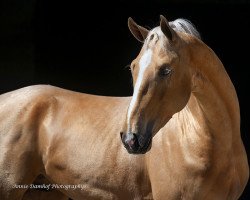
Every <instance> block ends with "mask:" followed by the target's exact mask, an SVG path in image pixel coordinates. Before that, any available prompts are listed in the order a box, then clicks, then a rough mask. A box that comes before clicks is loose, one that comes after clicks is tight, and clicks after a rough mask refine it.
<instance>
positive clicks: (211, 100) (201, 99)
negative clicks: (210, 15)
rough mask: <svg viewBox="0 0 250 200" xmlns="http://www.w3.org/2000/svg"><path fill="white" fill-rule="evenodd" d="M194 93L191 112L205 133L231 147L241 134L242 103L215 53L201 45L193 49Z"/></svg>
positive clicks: (198, 42) (194, 46) (190, 105)
mask: <svg viewBox="0 0 250 200" xmlns="http://www.w3.org/2000/svg"><path fill="white" fill-rule="evenodd" d="M190 49H191V50H190V52H191V62H192V69H191V74H192V84H193V91H192V94H191V97H190V100H189V102H188V104H187V108H188V110H190V112H191V114H192V115H193V116H194V118H195V119H196V120H197V122H198V124H199V125H200V126H201V127H202V128H203V132H204V133H207V134H210V135H211V136H212V137H213V138H217V139H218V140H219V141H220V142H227V143H228V144H230V143H231V142H230V141H232V140H233V139H232V137H233V136H234V135H235V134H240V116H239V103H238V98H237V95H236V91H235V88H234V86H233V84H232V82H231V80H230V78H229V76H228V74H227V72H226V71H225V69H224V66H223V64H222V63H221V61H220V60H219V58H218V57H217V56H216V55H215V53H214V52H213V51H212V50H211V49H210V48H209V47H208V46H206V45H205V44H204V43H202V42H201V41H198V40H195V44H194V45H192V47H191V48H190Z"/></svg>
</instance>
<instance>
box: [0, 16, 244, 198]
mask: <svg viewBox="0 0 250 200" xmlns="http://www.w3.org/2000/svg"><path fill="white" fill-rule="evenodd" d="M128 25H129V29H130V31H131V32H132V34H133V35H134V36H135V38H136V39H138V40H139V41H141V42H143V46H142V49H141V52H140V53H139V55H138V56H137V58H136V59H135V60H134V61H133V62H132V63H131V71H132V76H133V83H134V93H133V96H132V97H104V96H95V95H89V94H82V93H77V92H73V91H68V90H64V89H61V88H57V87H53V86H45V85H38V86H30V87H26V88H22V89H19V90H16V91H12V92H9V93H6V94H2V95H1V96H0V113H1V115H0V150H1V151H0V198H1V199H3V200H7V199H22V198H23V196H24V194H25V192H26V194H25V197H24V198H26V197H29V196H30V197H31V196H34V194H29V192H30V190H27V187H26V186H27V185H30V184H32V183H33V182H34V181H36V179H37V177H39V176H41V175H42V177H45V178H46V179H47V181H46V183H51V184H54V185H57V186H58V188H57V189H58V191H60V192H61V193H62V194H58V193H56V194H54V195H55V196H57V197H58V198H59V196H60V195H61V196H62V197H61V198H65V196H67V197H70V198H72V199H126V200H128V199H155V200H162V199H163V200H165V199H168V200H171V199H172V200H175V199H204V200H206V199H207V200H210V199H238V198H239V197H240V195H241V193H242V192H243V190H244V188H245V186H246V183H247V181H248V176H249V175H248V174H249V167H248V162H247V156H246V152H245V149H244V146H243V143H242V140H241V136H240V112H239V103H238V99H237V95H236V92H235V89H234V87H233V84H232V82H231V81H230V78H229V77H228V75H227V73H226V71H225V69H224V67H223V65H222V63H221V62H220V60H219V59H218V57H217V56H216V55H215V53H214V52H213V51H212V50H211V49H210V48H209V47H208V46H207V45H206V44H204V43H203V42H202V41H201V40H200V39H199V33H198V32H197V31H196V29H195V28H194V26H193V25H192V24H191V23H190V22H188V21H186V20H183V19H177V20H175V21H173V22H168V21H167V20H166V18H165V17H163V16H161V19H160V26H159V27H156V28H154V29H152V30H147V29H146V28H144V27H142V26H139V25H137V24H136V23H135V22H134V21H133V20H132V19H131V18H129V21H128ZM119 133H120V134H119ZM124 146H125V148H124ZM66 186H67V187H68V189H66ZM70 186H71V187H73V186H74V187H76V186H79V187H77V188H75V189H70ZM50 192H51V193H53V191H50ZM36 194H37V193H36ZM48 194H49V193H48ZM51 195H52V194H51ZM63 195H64V197H63ZM42 196H44V198H48V197H46V196H47V195H42Z"/></svg>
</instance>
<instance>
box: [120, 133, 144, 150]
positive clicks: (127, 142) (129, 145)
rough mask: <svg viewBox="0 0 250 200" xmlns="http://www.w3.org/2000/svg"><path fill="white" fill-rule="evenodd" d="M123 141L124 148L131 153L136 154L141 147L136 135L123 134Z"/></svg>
mask: <svg viewBox="0 0 250 200" xmlns="http://www.w3.org/2000/svg"><path fill="white" fill-rule="evenodd" d="M121 139H122V142H123V144H124V146H125V147H126V149H127V150H128V151H129V152H131V153H134V152H137V151H138V149H139V147H140V146H139V143H138V138H137V136H136V134H135V133H126V134H123V133H121Z"/></svg>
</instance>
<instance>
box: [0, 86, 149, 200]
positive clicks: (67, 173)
mask: <svg viewBox="0 0 250 200" xmlns="http://www.w3.org/2000/svg"><path fill="white" fill-rule="evenodd" d="M0 101H1V105H4V107H3V108H1V113H2V114H3V115H2V118H1V130H4V131H1V144H0V145H1V149H3V151H1V153H2V156H1V169H2V170H1V172H2V173H1V178H2V180H6V182H1V184H2V185H1V188H10V192H9V194H8V193H6V194H8V195H10V196H6V198H10V199H14V196H17V199H18V198H20V197H18V195H17V194H16V193H15V192H20V195H21V194H22V193H23V192H24V190H21V189H13V188H12V186H13V185H15V184H16V185H18V184H30V183H32V181H34V179H35V178H36V176H37V175H38V174H40V173H42V174H44V175H45V177H47V178H48V179H49V180H50V181H51V182H52V183H57V184H58V185H63V184H64V185H79V184H80V185H79V187H81V188H80V189H79V188H78V189H76V190H72V189H68V190H67V191H66V190H65V188H62V189H61V190H62V191H63V192H64V193H65V192H66V193H67V195H68V196H70V197H72V198H74V199H82V198H84V199H96V198H97V199H98V198H101V199H121V197H122V198H124V199H129V198H131V199H133V198H134V197H137V198H139V197H141V196H142V195H143V194H144V195H145V196H147V194H145V193H147V192H148V191H150V189H149V188H148V187H150V184H149V181H148V179H147V175H146V173H145V164H144V162H143V160H144V158H143V157H134V156H132V155H129V154H127V152H126V151H125V150H124V148H123V147H122V145H120V136H119V134H117V131H118V132H119V128H120V127H121V126H120V124H119V121H120V123H121V122H122V119H123V118H124V116H123V115H122V112H121V111H122V110H124V111H125V109H126V106H125V105H127V104H128V102H129V98H118V97H117V98H111V97H99V96H93V95H85V94H79V93H74V92H71V91H67V90H62V89H59V88H55V87H52V86H32V87H28V88H23V89H20V90H17V91H14V92H11V93H7V94H4V95H3V96H1V100H0ZM17 101H18V102H19V103H18V104H16V102H17ZM3 102H4V103H3ZM111 108H112V109H111ZM10 112H11V115H10V114H9V113H10ZM110 119H113V120H114V122H113V123H110ZM107 121H109V123H106V122H107ZM59 127H60V128H59ZM98 130H99V131H98ZM97 131H98V133H97ZM131 169H133V172H131ZM12 173H13V174H12ZM6 174H8V176H9V178H8V179H6V178H7V177H3V176H4V175H6ZM141 181H142V182H144V183H147V182H148V184H146V185H143V186H142V187H139V183H140V182H141ZM4 195H5V193H2V194H1V196H3V197H5V196H4ZM12 195H14V196H12Z"/></svg>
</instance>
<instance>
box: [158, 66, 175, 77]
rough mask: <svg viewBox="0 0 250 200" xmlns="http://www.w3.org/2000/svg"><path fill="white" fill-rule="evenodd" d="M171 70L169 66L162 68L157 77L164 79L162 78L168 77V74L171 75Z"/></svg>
mask: <svg viewBox="0 0 250 200" xmlns="http://www.w3.org/2000/svg"><path fill="white" fill-rule="evenodd" d="M171 71H172V70H171V69H170V67H169V66H162V67H161V68H160V69H159V76H161V77H164V76H168V75H169V74H171Z"/></svg>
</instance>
